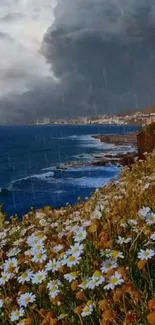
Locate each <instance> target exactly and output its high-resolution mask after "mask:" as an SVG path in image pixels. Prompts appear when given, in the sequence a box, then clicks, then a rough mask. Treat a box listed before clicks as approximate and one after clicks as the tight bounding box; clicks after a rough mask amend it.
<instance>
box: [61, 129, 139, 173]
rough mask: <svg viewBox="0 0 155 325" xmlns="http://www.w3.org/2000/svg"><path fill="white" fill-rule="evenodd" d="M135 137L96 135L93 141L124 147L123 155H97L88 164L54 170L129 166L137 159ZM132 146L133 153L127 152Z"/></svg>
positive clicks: (74, 163) (72, 164)
mask: <svg viewBox="0 0 155 325" xmlns="http://www.w3.org/2000/svg"><path fill="white" fill-rule="evenodd" d="M137 135H138V132H132V133H128V134H125V135H96V136H92V138H94V139H98V140H100V141H101V142H105V143H111V144H114V145H116V146H122V147H123V146H124V153H116V154H104V153H103V154H102V153H101V154H98V155H93V157H92V160H91V161H90V162H89V163H88V162H87V163H86V162H81V161H73V162H70V163H65V164H64V165H63V166H57V167H56V169H60V170H67V169H68V168H73V167H74V168H80V167H89V166H107V165H111V164H113V165H121V166H129V167H130V166H131V165H132V164H134V163H135V161H136V159H137V158H138V151H137ZM130 145H131V146H133V148H135V150H134V151H132V152H131V151H128V146H130Z"/></svg>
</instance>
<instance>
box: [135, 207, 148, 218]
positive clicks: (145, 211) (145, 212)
mask: <svg viewBox="0 0 155 325" xmlns="http://www.w3.org/2000/svg"><path fill="white" fill-rule="evenodd" d="M150 210H151V209H150V208H149V207H143V208H142V209H140V210H139V211H138V214H139V215H140V216H141V217H144V218H146V216H147V215H148V213H149V212H150Z"/></svg>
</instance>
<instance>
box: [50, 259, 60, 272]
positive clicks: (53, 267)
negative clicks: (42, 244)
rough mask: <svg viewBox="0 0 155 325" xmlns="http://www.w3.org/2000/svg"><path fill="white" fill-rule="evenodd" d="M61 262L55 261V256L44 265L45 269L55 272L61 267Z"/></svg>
mask: <svg viewBox="0 0 155 325" xmlns="http://www.w3.org/2000/svg"><path fill="white" fill-rule="evenodd" d="M61 266H62V265H61V262H60V261H57V260H56V259H55V258H54V259H53V260H51V261H49V262H48V263H47V265H46V270H47V271H52V272H56V271H58V270H59V269H60V268H61Z"/></svg>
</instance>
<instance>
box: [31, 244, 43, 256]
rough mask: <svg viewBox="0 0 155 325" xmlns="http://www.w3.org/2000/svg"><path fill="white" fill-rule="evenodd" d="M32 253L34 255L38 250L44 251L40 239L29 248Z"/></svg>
mask: <svg viewBox="0 0 155 325" xmlns="http://www.w3.org/2000/svg"><path fill="white" fill-rule="evenodd" d="M31 251H32V254H33V255H35V254H36V253H38V252H42V251H44V244H43V242H42V241H41V240H39V241H38V242H37V243H36V244H34V245H33V246H32V248H31Z"/></svg>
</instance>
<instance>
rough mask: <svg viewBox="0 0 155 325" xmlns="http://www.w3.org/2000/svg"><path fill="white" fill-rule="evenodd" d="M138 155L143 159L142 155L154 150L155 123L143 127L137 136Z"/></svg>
mask: <svg viewBox="0 0 155 325" xmlns="http://www.w3.org/2000/svg"><path fill="white" fill-rule="evenodd" d="M137 147H138V155H139V157H140V158H143V157H144V153H146V152H148V153H150V152H152V151H153V150H154V149H155V122H154V123H152V124H150V125H148V126H146V127H144V128H143V129H142V130H141V132H139V133H138V135H137Z"/></svg>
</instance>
